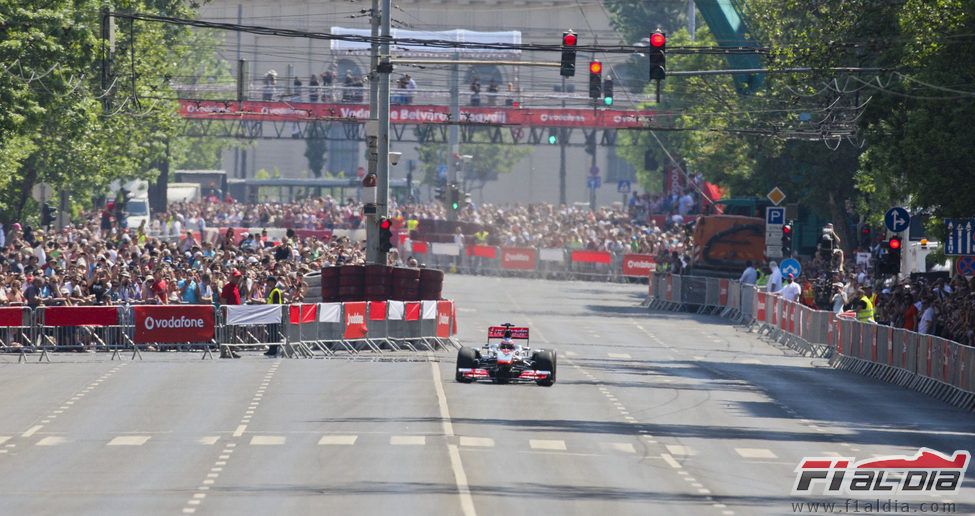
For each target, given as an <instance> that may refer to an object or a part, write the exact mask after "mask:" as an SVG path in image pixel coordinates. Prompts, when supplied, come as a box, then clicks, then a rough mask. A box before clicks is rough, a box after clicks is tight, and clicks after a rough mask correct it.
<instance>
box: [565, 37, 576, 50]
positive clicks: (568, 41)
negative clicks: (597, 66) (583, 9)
mask: <svg viewBox="0 0 975 516" xmlns="http://www.w3.org/2000/svg"><path fill="white" fill-rule="evenodd" d="M562 46H565V47H574V46H576V35H575V34H563V35H562Z"/></svg>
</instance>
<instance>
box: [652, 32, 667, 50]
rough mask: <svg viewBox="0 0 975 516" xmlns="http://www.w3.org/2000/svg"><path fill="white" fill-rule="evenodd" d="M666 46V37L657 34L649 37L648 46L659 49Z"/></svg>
mask: <svg viewBox="0 0 975 516" xmlns="http://www.w3.org/2000/svg"><path fill="white" fill-rule="evenodd" d="M666 44H667V36H664V35H663V34H661V33H659V32H655V33H653V34H651V35H650V46H652V47H657V48H660V47H662V46H664V45H666Z"/></svg>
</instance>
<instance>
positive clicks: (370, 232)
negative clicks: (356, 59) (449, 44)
mask: <svg viewBox="0 0 975 516" xmlns="http://www.w3.org/2000/svg"><path fill="white" fill-rule="evenodd" d="M379 22H380V12H379V0H372V10H371V11H370V13H369V25H370V27H371V28H372V34H371V35H372V44H371V47H370V52H369V118H370V123H367V124H366V149H367V153H366V154H367V155H368V156H369V159H368V164H367V165H366V167H367V168H366V177H369V176H370V175H376V172H377V171H378V169H379V148H378V147H379V128H378V117H379V80H378V78H379V73H378V71H377V68H378V67H379ZM376 197H377V199H376V200H377V201H378V197H379V194H378V189H377V194H376ZM363 211H365V213H364V215H365V221H366V262H367V263H381V264H382V265H385V264H386V261H385V260H382V262H380V260H379V222H378V220H377V217H376V213H369V212H368V211H366V210H365V207H364V208H363ZM377 211H378V206H377Z"/></svg>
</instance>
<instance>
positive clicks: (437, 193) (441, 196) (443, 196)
mask: <svg viewBox="0 0 975 516" xmlns="http://www.w3.org/2000/svg"><path fill="white" fill-rule="evenodd" d="M433 192H434V194H433V196H434V198H436V199H437V200H438V201H440V202H445V201H446V200H447V189H446V188H445V187H444V186H443V185H437V187H436V188H434V189H433Z"/></svg>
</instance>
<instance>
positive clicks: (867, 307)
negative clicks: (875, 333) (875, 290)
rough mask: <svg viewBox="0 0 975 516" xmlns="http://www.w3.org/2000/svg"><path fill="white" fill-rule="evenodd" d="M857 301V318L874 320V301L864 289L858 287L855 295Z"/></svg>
mask: <svg viewBox="0 0 975 516" xmlns="http://www.w3.org/2000/svg"><path fill="white" fill-rule="evenodd" d="M854 298H855V299H856V301H855V302H854V303H853V308H854V310H856V313H857V320H858V321H860V322H874V320H873V301H871V300H870V298H869V297H867V296H866V295H865V294H864V293H863V289H857V291H856V294H855V295H854Z"/></svg>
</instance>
